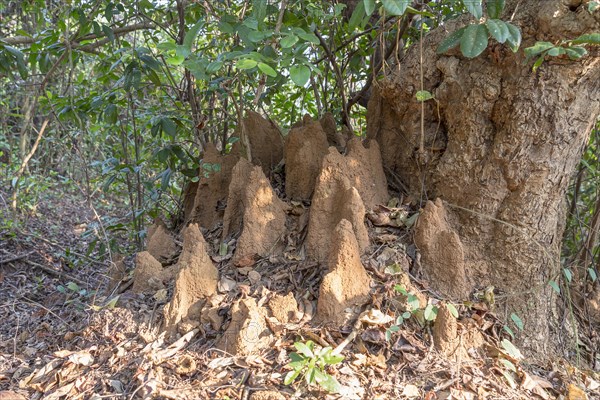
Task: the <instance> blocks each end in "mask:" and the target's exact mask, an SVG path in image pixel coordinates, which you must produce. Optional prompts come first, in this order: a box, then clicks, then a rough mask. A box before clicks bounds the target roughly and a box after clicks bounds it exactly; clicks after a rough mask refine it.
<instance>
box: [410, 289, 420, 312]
mask: <svg viewBox="0 0 600 400" xmlns="http://www.w3.org/2000/svg"><path fill="white" fill-rule="evenodd" d="M406 297H407V301H408V308H409V310H410V311H415V310H418V309H419V307H420V305H421V303H420V302H419V298H418V297H417V296H415V295H414V294H410V293H409V294H408V296H406Z"/></svg>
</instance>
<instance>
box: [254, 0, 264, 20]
mask: <svg viewBox="0 0 600 400" xmlns="http://www.w3.org/2000/svg"><path fill="white" fill-rule="evenodd" d="M252 15H253V16H254V18H256V20H257V21H258V23H259V24H260V23H262V22H263V21H264V20H265V17H266V16H267V0H253V1H252Z"/></svg>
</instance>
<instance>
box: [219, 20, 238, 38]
mask: <svg viewBox="0 0 600 400" xmlns="http://www.w3.org/2000/svg"><path fill="white" fill-rule="evenodd" d="M217 26H218V27H219V30H220V31H221V32H223V33H225V34H227V35H231V34H233V33H235V29H234V28H233V26H231V24H229V23H227V22H225V21H220V22H219V23H218V24H217Z"/></svg>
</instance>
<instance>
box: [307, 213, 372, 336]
mask: <svg viewBox="0 0 600 400" xmlns="http://www.w3.org/2000/svg"><path fill="white" fill-rule="evenodd" d="M328 266H329V272H328V273H327V275H325V277H324V278H323V282H322V283H321V288H320V289H319V301H318V303H317V315H316V317H315V319H316V321H318V322H321V323H331V324H334V325H338V326H339V325H342V324H344V323H346V322H348V320H349V319H350V318H349V317H353V316H354V315H352V313H350V315H348V310H350V311H352V308H354V307H357V306H362V305H364V304H366V303H367V302H368V301H369V291H370V283H371V279H370V278H369V276H368V275H367V272H366V271H365V268H364V267H363V265H362V263H361V262H360V250H359V247H358V242H357V241H356V237H355V236H354V231H353V229H352V224H351V223H350V222H349V221H347V220H345V219H342V220H341V221H340V222H339V223H338V225H337V227H336V228H335V231H334V233H333V238H332V246H331V253H330V255H329V260H328Z"/></svg>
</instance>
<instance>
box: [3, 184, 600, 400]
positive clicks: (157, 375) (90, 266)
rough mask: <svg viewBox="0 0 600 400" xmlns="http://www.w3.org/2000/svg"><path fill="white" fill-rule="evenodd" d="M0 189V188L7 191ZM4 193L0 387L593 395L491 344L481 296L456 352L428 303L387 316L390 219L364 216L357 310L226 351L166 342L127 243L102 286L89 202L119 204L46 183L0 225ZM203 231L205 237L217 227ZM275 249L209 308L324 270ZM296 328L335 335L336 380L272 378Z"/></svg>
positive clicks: (113, 394) (235, 276)
mask: <svg viewBox="0 0 600 400" xmlns="http://www.w3.org/2000/svg"><path fill="white" fill-rule="evenodd" d="M0 194H1V195H2V198H3V199H4V200H7V199H8V195H7V193H0ZM97 203H99V202H97ZM2 204H3V205H2V206H1V207H2V208H1V213H0V217H1V218H2V219H1V221H0V222H1V223H0V321H1V323H0V399H2V400H7V399H27V398H29V399H42V398H43V399H103V398H115V399H134V398H164V399H205V398H206V399H209V398H210V399H254V400H260V399H263V400H264V399H273V400H277V399H291V398H297V399H309V398H314V399H427V400H433V399H532V398H539V399H555V398H565V399H570V400H576V399H588V398H589V399H592V398H600V395H599V394H598V393H599V388H598V380H599V377H598V374H594V373H593V372H589V371H588V372H585V371H582V370H580V369H577V368H575V367H573V366H571V365H570V364H569V363H567V362H566V361H561V360H554V362H553V363H552V364H546V365H535V364H533V363H531V362H529V361H528V360H527V359H526V358H521V357H520V356H519V354H518V351H516V350H515V349H512V348H511V347H510V346H507V345H506V342H504V345H503V344H502V343H503V342H502V339H503V338H506V337H507V335H506V332H505V331H504V330H503V324H502V323H501V322H500V321H499V319H498V318H496V316H495V315H494V312H493V309H492V307H491V306H490V305H489V304H488V303H486V302H485V301H484V300H481V301H477V300H474V301H473V302H472V303H471V304H469V306H468V307H466V306H462V305H461V306H460V307H459V306H457V307H455V310H454V311H458V313H459V314H460V315H459V316H458V320H459V321H461V323H460V326H459V332H458V335H459V336H461V335H462V337H464V338H465V339H464V340H465V346H461V347H460V349H459V350H460V351H456V352H455V353H454V354H446V355H444V354H442V353H443V351H440V350H439V349H438V348H436V346H435V345H434V344H435V343H434V342H435V340H434V336H435V335H436V334H439V332H438V333H436V329H435V327H434V326H433V324H432V323H431V322H429V321H428V319H431V318H429V316H428V315H427V313H428V311H427V310H428V309H427V307H425V308H424V309H422V310H421V311H420V312H413V313H412V314H410V315H406V314H405V317H408V318H406V319H405V320H403V321H399V320H398V319H396V317H397V314H396V313H395V312H394V310H396V309H397V308H396V305H397V304H396V303H399V302H400V303H401V302H402V301H406V300H408V301H409V302H410V301H411V300H413V301H414V300H415V298H414V297H413V298H408V299H407V298H406V296H405V297H404V298H402V296H401V293H399V292H398V290H396V289H397V286H396V285H397V284H398V283H400V282H401V281H402V280H403V279H406V278H405V277H406V276H407V275H403V274H402V273H401V271H400V270H401V269H402V266H400V268H399V270H396V269H395V268H398V266H397V265H396V266H395V267H394V266H393V267H391V268H390V267H389V266H388V267H382V265H384V264H385V262H384V261H385V260H386V257H388V256H389V252H393V251H395V250H396V249H400V248H402V249H407V248H410V246H411V243H410V241H411V239H410V235H408V234H405V233H402V232H399V231H398V230H397V229H381V228H375V227H373V226H370V228H369V236H370V239H371V241H372V242H373V243H375V244H376V245H374V246H371V247H370V250H369V251H368V252H367V254H366V255H365V256H364V257H363V258H362V260H363V264H364V265H365V267H366V270H367V272H368V274H369V276H370V277H371V279H372V280H373V282H375V284H373V289H372V292H371V300H370V304H369V305H367V307H366V311H365V312H364V313H363V314H361V317H360V321H361V323H358V324H355V325H351V326H348V327H346V328H341V329H326V328H323V327H320V326H319V325H316V324H310V323H305V324H302V323H295V324H288V325H281V326H279V328H280V329H276V327H275V328H273V327H272V328H273V331H274V334H273V336H272V337H271V339H272V341H271V344H270V345H269V347H267V348H265V349H262V350H261V351H259V352H258V353H256V354H252V355H247V356H234V355H232V354H228V353H227V352H224V351H222V350H219V349H218V348H216V347H215V343H216V342H217V341H218V339H219V337H220V336H222V334H223V332H222V331H219V329H216V330H211V329H210V328H208V329H206V328H204V329H202V332H199V329H194V330H192V331H191V332H190V333H189V334H187V335H185V336H184V337H183V338H182V339H180V340H178V341H176V342H175V343H169V342H168V341H165V340H164V336H161V335H160V326H161V320H162V308H163V307H164V303H165V300H164V298H161V296H157V295H156V294H155V295H153V296H144V295H139V294H134V293H132V291H131V281H132V276H133V274H132V268H133V258H132V257H131V256H129V257H126V258H125V263H124V265H125V266H126V267H127V273H126V274H125V276H123V277H121V279H120V281H119V282H118V287H119V289H117V290H115V289H114V288H113V290H112V291H111V290H110V288H111V275H112V273H111V271H110V267H111V265H110V263H109V261H108V260H109V257H108V256H105V257H104V258H98V257H97V254H98V247H96V248H95V249H94V251H92V252H89V249H90V247H89V246H90V243H91V241H92V239H94V238H96V237H97V235H95V234H94V235H87V234H86V232H88V233H89V232H93V231H94V230H96V231H97V230H98V229H99V227H100V225H99V224H98V216H99V215H100V216H102V217H103V218H105V217H107V216H111V218H113V220H114V221H113V222H115V221H116V223H118V222H119V220H118V217H116V216H117V215H120V214H123V213H124V211H123V210H119V209H114V208H111V207H112V206H111V204H110V203H108V202H107V203H103V204H100V205H99V206H98V212H97V214H96V212H95V211H93V210H92V209H91V208H90V207H89V206H87V205H86V201H85V199H84V198H82V196H81V195H79V194H72V193H71V194H70V193H69V191H68V190H63V189H60V188H55V189H52V190H50V191H48V192H47V193H45V195H44V198H43V199H41V200H40V202H39V205H38V207H37V209H36V210H35V211H34V212H32V213H31V215H30V216H29V217H27V218H26V219H25V221H24V222H23V223H22V224H20V225H9V221H10V214H9V210H8V208H7V207H6V203H2ZM98 214H99V215H98ZM122 222H124V220H123V221H122ZM96 233H98V232H96ZM203 234H204V235H205V237H206V240H207V242H208V243H214V242H215V241H214V240H213V239H214V237H216V236H218V232H217V233H215V232H206V231H204V232H203ZM98 235H99V236H100V237H102V234H98ZM392 235H393V236H392ZM122 244H123V245H126V243H125V242H123V243H122ZM217 250H218V249H217ZM386 254H388V255H387V256H386ZM213 259H217V261H219V259H218V258H217V257H215V258H213ZM273 261H274V260H268V259H262V260H257V261H256V263H255V264H254V271H256V272H258V275H255V276H254V278H255V280H254V281H252V279H250V278H252V274H245V275H244V274H243V273H238V272H236V273H232V274H228V275H227V277H226V278H223V277H222V278H221V282H220V287H219V290H220V291H221V292H223V293H225V295H223V296H222V302H221V304H220V305H219V310H220V311H222V312H221V314H222V315H224V316H225V319H227V318H228V317H227V315H228V313H227V310H228V309H229V308H231V305H232V303H233V301H234V300H235V299H236V298H240V297H250V298H252V297H253V298H256V300H257V304H258V306H259V307H266V305H265V304H264V303H265V302H264V298H265V296H267V295H266V294H265V293H266V292H265V291H266V290H267V289H266V288H265V285H263V286H262V287H261V286H260V285H258V286H259V288H257V282H256V279H258V280H261V279H262V280H263V281H264V280H267V279H268V280H269V285H268V287H269V288H270V289H271V290H275V288H277V290H278V291H283V292H285V290H284V289H289V290H292V291H294V290H295V291H297V292H299V291H300V289H302V291H303V293H304V292H306V293H313V294H315V293H316V292H318V285H319V282H320V280H321V279H322V277H321V273H320V272H318V271H319V270H318V269H317V268H315V264H311V263H308V262H298V261H293V260H291V261H290V260H287V261H286V262H283V264H282V261H281V260H278V261H277V262H273ZM221 264H222V263H221ZM217 265H219V266H220V264H219V263H218V262H217ZM219 268H220V267H219ZM220 272H221V273H224V271H223V270H222V269H220ZM249 277H250V278H249ZM409 278H410V276H409ZM112 279H113V281H114V277H113V278H112ZM113 283H114V282H113ZM404 284H405V288H407V287H411V288H412V290H413V291H414V292H419V300H420V301H421V302H422V301H425V304H433V305H436V306H437V307H442V305H443V303H442V302H441V301H440V300H439V299H435V298H434V296H432V294H431V293H430V292H428V290H427V285H426V282H422V281H419V280H417V279H416V278H414V277H412V278H411V279H410V282H404ZM234 288H235V289H234ZM171 290H172V288H169V291H171ZM228 292H229V293H228ZM117 293H118V294H117ZM157 293H158V292H157ZM163 294H164V292H163ZM421 296H423V297H421ZM163 297H164V296H163ZM304 297H305V298H309V297H308V296H304ZM261 300H262V301H261ZM309 307H310V306H309ZM417 308H418V307H417ZM304 311H305V312H307V311H306V308H305V309H304ZM415 311H418V310H415ZM429 311H431V307H429ZM400 314H402V313H400ZM438 318H439V317H438ZM216 328H219V326H216ZM461 329H463V331H462V332H461V331H460V330H461ZM473 329H475V330H476V331H477V332H478V333H477V335H478V337H479V343H478V345H477V346H476V347H475V346H474V347H472V348H470V347H468V343H467V342H468V341H469V340H468V339H467V338H468V337H470V336H469V332H471V331H472V330H473ZM442 334H443V332H442ZM308 340H311V341H313V342H315V343H316V345H317V346H323V347H327V346H331V347H333V348H336V347H337V346H339V350H340V354H341V355H342V356H343V357H344V359H343V361H342V362H341V363H339V364H336V365H332V366H329V367H326V368H324V371H323V372H325V373H327V374H329V375H331V376H333V377H335V378H336V380H337V381H338V382H339V384H340V387H339V392H338V393H335V394H334V393H328V392H327V391H325V390H324V389H322V388H321V387H320V386H318V385H316V384H315V385H310V386H309V385H307V384H306V383H304V382H303V381H301V380H297V381H296V382H294V383H293V384H291V385H284V377H285V376H286V374H287V373H288V372H289V371H290V369H291V368H290V366H289V363H290V358H289V357H290V356H289V355H290V353H292V352H298V348H297V347H295V346H294V344H295V343H299V342H302V343H307V341H308ZM461 340H462V339H461ZM463 350H464V351H463ZM586 393H587V394H586Z"/></svg>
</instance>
